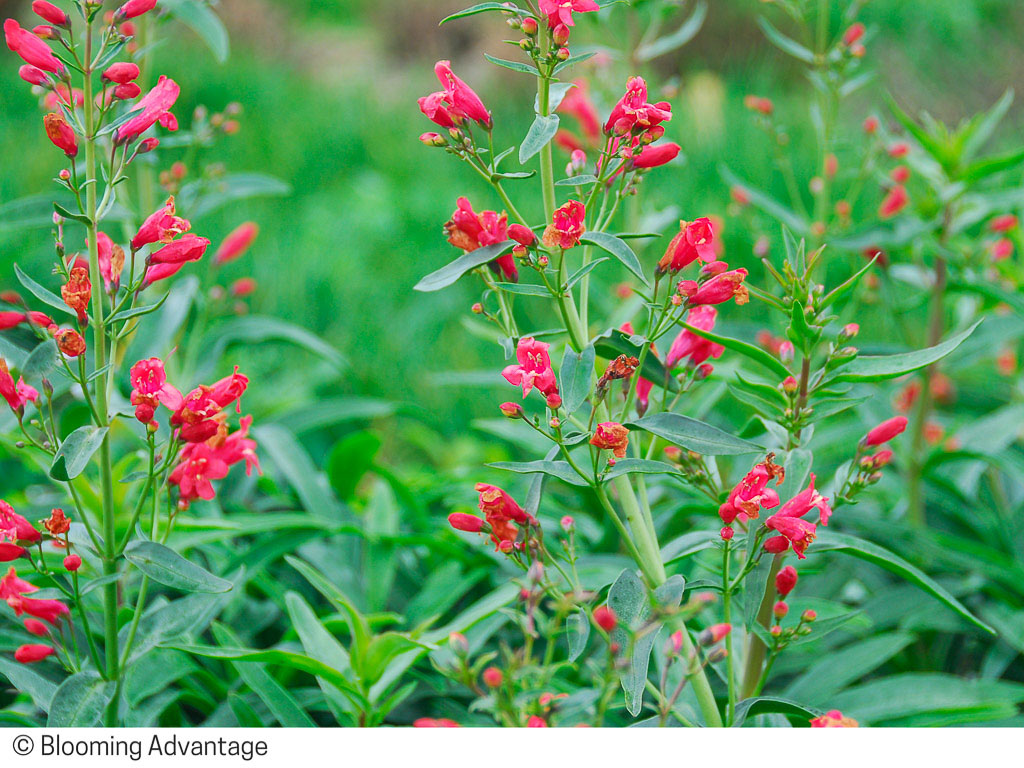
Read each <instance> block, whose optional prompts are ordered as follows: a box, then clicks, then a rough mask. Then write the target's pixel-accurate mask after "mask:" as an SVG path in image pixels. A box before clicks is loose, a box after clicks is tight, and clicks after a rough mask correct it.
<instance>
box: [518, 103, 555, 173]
mask: <svg viewBox="0 0 1024 768" xmlns="http://www.w3.org/2000/svg"><path fill="white" fill-rule="evenodd" d="M556 133H558V115H537V116H536V117H535V118H534V119H533V124H532V125H531V126H530V130H528V131H527V132H526V138H524V139H523V143H522V144H520V145H519V162H520V163H525V162H526V161H527V160H529V159H530V158H531V157H533V156H534V155H536V154H537V153H538V152H540V151H541V150H542V149H543V148H544V147H546V146H547V144H548V142H549V141H551V139H553V138H554V136H555V134H556Z"/></svg>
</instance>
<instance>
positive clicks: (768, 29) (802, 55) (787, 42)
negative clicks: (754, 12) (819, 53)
mask: <svg viewBox="0 0 1024 768" xmlns="http://www.w3.org/2000/svg"><path fill="white" fill-rule="evenodd" d="M757 23H758V26H760V27H761V30H762V31H763V32H764V34H765V37H767V38H768V40H769V41H771V43H772V44H773V45H775V46H776V47H777V48H778V49H779V50H781V51H783V52H785V53H788V54H789V55H790V56H792V57H793V58H796V59H799V60H800V61H802V62H804V63H805V64H813V63H814V52H813V51H812V50H811V49H810V48H807V47H806V46H803V45H800V43H798V42H797V41H796V40H794V39H793V38H791V37H787V36H786V35H784V34H782V33H781V32H779V30H777V29H776V28H775V27H773V26H772V23H771V22H770V21H768V19H766V18H765V17H764V16H758V17H757Z"/></svg>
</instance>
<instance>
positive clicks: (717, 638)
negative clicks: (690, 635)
mask: <svg viewBox="0 0 1024 768" xmlns="http://www.w3.org/2000/svg"><path fill="white" fill-rule="evenodd" d="M730 632H732V624H713V625H711V626H710V627H708V628H707V629H704V630H702V631H701V633H700V634H699V635H697V642H699V643H700V644H701V645H704V646H708V645H714V644H715V643H720V642H722V640H724V639H725V637H726V635H728V634H729V633H730Z"/></svg>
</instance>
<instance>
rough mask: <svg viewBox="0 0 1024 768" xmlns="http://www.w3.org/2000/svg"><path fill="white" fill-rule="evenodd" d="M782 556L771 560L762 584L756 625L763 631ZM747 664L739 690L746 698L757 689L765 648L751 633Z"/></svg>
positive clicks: (770, 616)
mask: <svg viewBox="0 0 1024 768" xmlns="http://www.w3.org/2000/svg"><path fill="white" fill-rule="evenodd" d="M782 558H783V555H782V554H779V555H775V557H773V558H772V565H771V568H769V570H768V578H767V580H766V581H765V584H764V596H763V597H762V598H761V605H760V606H759V607H758V609H757V623H758V624H760V625H761V626H762V627H764V628H765V629H767V628H768V622H770V621H771V618H772V606H773V605H774V604H775V577H776V576H777V575H778V573H779V570H780V569H781V568H782ZM747 646H748V647H747V663H746V666H745V667H744V670H743V686H742V687H741V689H740V696H742V697H743V698H747V697H748V696H750V695H752V694H753V693H754V691H755V690H756V689H757V684H758V682H759V681H760V679H761V668H762V666H763V665H764V657H765V652H766V651H767V648H766V647H765V644H764V643H763V642H761V638H759V637H758V636H757V635H755V634H754V633H753V632H751V633H750V635H749V636H748V641H747Z"/></svg>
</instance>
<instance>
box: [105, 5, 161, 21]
mask: <svg viewBox="0 0 1024 768" xmlns="http://www.w3.org/2000/svg"><path fill="white" fill-rule="evenodd" d="M155 7H156V0H128V2H127V3H125V4H124V5H122V6H121V7H120V8H118V9H117V12H116V13H115V14H114V20H115V21H124V20H125V19H134V18H135V17H136V16H141V15H142V14H144V13H148V12H149V11H151V10H153V9H154V8H155Z"/></svg>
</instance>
